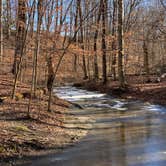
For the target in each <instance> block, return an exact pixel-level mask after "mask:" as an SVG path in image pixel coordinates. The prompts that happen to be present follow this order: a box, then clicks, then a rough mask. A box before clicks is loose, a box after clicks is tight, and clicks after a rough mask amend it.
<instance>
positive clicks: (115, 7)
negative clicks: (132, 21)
mask: <svg viewBox="0 0 166 166" xmlns="http://www.w3.org/2000/svg"><path fill="white" fill-rule="evenodd" d="M116 14H117V0H114V1H113V16H112V37H113V39H112V40H113V41H112V46H111V47H112V64H111V72H112V74H113V79H114V81H115V80H116Z"/></svg>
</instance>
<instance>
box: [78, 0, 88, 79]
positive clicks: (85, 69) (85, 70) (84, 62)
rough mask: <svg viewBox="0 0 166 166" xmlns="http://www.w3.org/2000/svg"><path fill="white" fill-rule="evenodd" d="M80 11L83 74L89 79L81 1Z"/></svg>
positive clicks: (79, 0)
mask: <svg viewBox="0 0 166 166" xmlns="http://www.w3.org/2000/svg"><path fill="white" fill-rule="evenodd" d="M78 2H79V3H78V5H79V6H78V9H79V18H80V34H81V39H80V43H81V48H82V51H83V55H82V63H83V72H84V79H87V78H88V74H87V68H86V59H85V54H84V34H83V25H82V23H83V20H82V10H81V0H78Z"/></svg>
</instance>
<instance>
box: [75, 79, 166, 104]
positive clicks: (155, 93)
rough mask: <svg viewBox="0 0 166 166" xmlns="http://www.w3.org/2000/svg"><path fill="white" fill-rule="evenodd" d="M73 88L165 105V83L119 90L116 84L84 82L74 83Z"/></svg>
mask: <svg viewBox="0 0 166 166" xmlns="http://www.w3.org/2000/svg"><path fill="white" fill-rule="evenodd" d="M74 86H76V87H81V88H85V89H87V90H91V91H100V92H102V93H107V94H109V95H112V96H115V97H119V98H124V99H132V100H133V99H136V100H138V99H139V100H141V101H145V102H150V103H154V104H160V105H164V106H165V105H166V82H161V83H148V84H128V87H127V88H126V89H119V85H118V82H109V83H107V84H106V85H103V84H102V83H101V82H94V81H84V82H79V83H75V84H74Z"/></svg>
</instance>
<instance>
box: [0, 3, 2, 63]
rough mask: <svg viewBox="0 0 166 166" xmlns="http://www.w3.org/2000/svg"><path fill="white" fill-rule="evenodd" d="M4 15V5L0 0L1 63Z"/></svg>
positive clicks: (0, 58)
mask: <svg viewBox="0 0 166 166" xmlns="http://www.w3.org/2000/svg"><path fill="white" fill-rule="evenodd" d="M2 13H3V4H2V0H0V24H1V25H0V62H1V61H2V57H3V25H2Z"/></svg>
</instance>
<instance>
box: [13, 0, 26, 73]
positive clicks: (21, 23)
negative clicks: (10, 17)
mask: <svg viewBox="0 0 166 166" xmlns="http://www.w3.org/2000/svg"><path fill="white" fill-rule="evenodd" d="M25 26H26V3H25V0H19V1H18V18H17V32H16V46H15V55H14V63H13V69H12V73H13V74H14V75H16V73H17V72H18V68H19V63H20V62H19V61H20V56H22V55H21V52H22V49H23V45H24V43H23V42H24V36H25Z"/></svg>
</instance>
